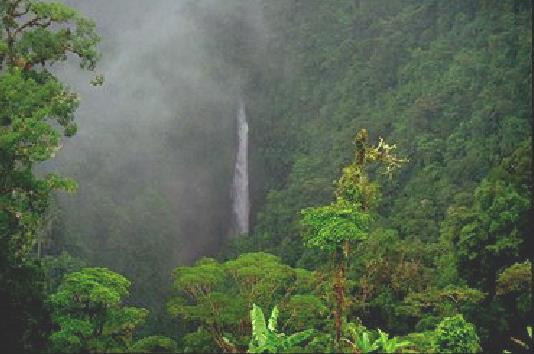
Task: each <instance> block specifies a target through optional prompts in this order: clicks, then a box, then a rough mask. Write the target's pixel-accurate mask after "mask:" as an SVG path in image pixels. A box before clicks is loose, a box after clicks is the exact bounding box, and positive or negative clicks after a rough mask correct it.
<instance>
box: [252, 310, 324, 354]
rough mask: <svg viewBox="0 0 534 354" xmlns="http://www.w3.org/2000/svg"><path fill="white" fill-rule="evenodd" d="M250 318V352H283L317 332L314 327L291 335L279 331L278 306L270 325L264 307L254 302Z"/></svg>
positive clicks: (273, 312)
mask: <svg viewBox="0 0 534 354" xmlns="http://www.w3.org/2000/svg"><path fill="white" fill-rule="evenodd" d="M250 320H251V323H252V339H251V341H250V343H249V346H248V352H249V353H283V352H286V351H288V350H290V349H292V348H295V347H296V346H298V345H299V344H301V343H302V342H304V341H306V340H308V339H310V338H311V336H313V334H314V333H315V330H314V329H308V330H305V331H302V332H298V333H295V334H292V335H290V336H286V334H284V333H278V332H277V330H276V326H277V320H278V307H277V306H275V307H274V308H273V310H272V312H271V316H270V317H269V321H268V325H266V324H265V315H264V314H263V311H262V309H261V308H260V307H259V306H257V305H256V304H253V305H252V309H251V310H250Z"/></svg>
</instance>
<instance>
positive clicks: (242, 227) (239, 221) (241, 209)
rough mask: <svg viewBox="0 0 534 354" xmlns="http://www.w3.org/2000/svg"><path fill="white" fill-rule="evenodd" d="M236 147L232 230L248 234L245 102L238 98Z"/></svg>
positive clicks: (248, 204)
mask: <svg viewBox="0 0 534 354" xmlns="http://www.w3.org/2000/svg"><path fill="white" fill-rule="evenodd" d="M237 135H238V140H239V144H238V148H237V156H236V161H235V170H234V185H233V193H232V196H233V212H234V230H235V232H236V233H237V234H248V231H249V212H250V202H249V193H248V124H247V116H246V114H245V104H244V103H243V100H242V99H239V108H238V111H237Z"/></svg>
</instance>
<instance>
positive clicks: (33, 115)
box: [0, 0, 99, 351]
mask: <svg viewBox="0 0 534 354" xmlns="http://www.w3.org/2000/svg"><path fill="white" fill-rule="evenodd" d="M98 41H99V37H98V35H97V34H96V32H95V24H94V23H93V22H92V21H91V20H89V19H87V18H85V17H83V16H81V15H80V14H79V13H77V12H76V11H75V10H73V9H71V8H70V7H68V6H65V5H63V4H59V3H54V2H45V1H35V0H2V1H0V300H1V305H2V317H3V318H4V320H3V321H2V324H1V325H0V333H1V334H0V337H1V339H0V341H1V342H2V345H3V346H6V347H10V348H18V349H19V350H20V351H28V350H39V348H40V347H39V345H40V344H38V343H40V342H42V341H41V340H40V339H39V338H43V336H42V335H40V334H39V333H40V332H41V331H40V330H39V326H36V325H35V322H36V321H35V318H36V317H38V313H42V312H43V311H44V307H43V305H42V299H43V294H42V290H43V283H42V275H41V273H40V270H39V264H38V263H36V262H35V261H34V260H33V259H32V250H33V248H34V245H35V243H36V233H37V230H38V229H39V227H40V224H41V218H42V216H43V214H44V211H45V210H46V208H47V205H48V198H49V195H50V192H52V191H53V190H59V189H62V190H67V191H72V190H73V189H74V188H75V183H74V182H73V181H71V180H68V179H64V178H61V177H59V176H57V175H55V174H49V175H47V176H45V177H38V176H36V175H35V174H34V172H33V167H34V166H35V164H36V163H39V162H42V161H46V160H49V159H51V158H53V157H54V155H55V153H56V152H57V151H58V150H59V149H60V147H61V142H60V141H61V133H60V131H58V128H60V129H61V130H62V131H63V134H64V135H66V136H71V135H73V134H74V133H75V132H76V125H75V123H74V112H75V110H76V108H77V107H78V103H79V98H78V95H77V94H76V93H75V92H72V91H70V90H69V89H68V88H66V87H65V86H64V85H63V84H62V83H61V82H60V81H59V80H58V79H57V78H56V77H55V76H54V75H53V74H52V73H51V72H50V71H49V68H50V65H51V64H52V63H56V62H61V61H65V60H67V57H68V56H69V54H73V55H75V56H77V57H78V58H79V59H80V66H81V67H82V68H84V69H93V68H94V66H95V63H96V61H97V59H98V56H99V55H98V52H97V49H96V45H97V43H98ZM96 84H98V83H96ZM30 279H33V280H32V281H31V282H30V283H28V281H29V280H30ZM43 326H44V324H41V327H43Z"/></svg>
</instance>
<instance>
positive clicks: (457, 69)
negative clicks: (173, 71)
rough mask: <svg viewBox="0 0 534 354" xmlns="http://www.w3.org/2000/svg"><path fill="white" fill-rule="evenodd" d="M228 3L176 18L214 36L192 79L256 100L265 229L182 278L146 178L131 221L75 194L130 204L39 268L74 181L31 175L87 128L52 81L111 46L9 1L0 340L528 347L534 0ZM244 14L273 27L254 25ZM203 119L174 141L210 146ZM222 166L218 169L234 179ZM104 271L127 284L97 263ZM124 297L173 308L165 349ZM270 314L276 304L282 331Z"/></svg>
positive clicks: (59, 15)
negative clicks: (126, 238)
mask: <svg viewBox="0 0 534 354" xmlns="http://www.w3.org/2000/svg"><path fill="white" fill-rule="evenodd" d="M223 7H224V10H221V9H220V8H219V6H214V2H213V1H212V0H201V1H195V2H191V3H189V5H188V6H185V7H184V11H186V12H187V14H188V15H189V16H190V17H191V18H192V19H193V20H194V21H195V23H196V25H197V26H198V27H199V32H201V33H203V35H205V37H206V38H205V43H203V45H205V46H206V48H207V51H208V56H211V57H210V58H209V60H208V59H206V62H205V63H203V65H204V72H203V73H202V75H204V76H205V78H209V79H210V80H213V81H215V82H217V83H218V84H220V85H221V87H222V86H227V87H228V91H229V92H232V93H235V95H236V96H238V95H240V96H242V97H243V98H244V100H245V101H246V104H247V106H246V107H247V113H248V116H249V124H250V138H251V139H250V141H251V151H250V153H251V154H250V166H251V171H250V173H251V177H252V179H251V190H252V192H253V193H252V194H253V195H252V201H253V210H252V214H253V216H252V220H251V221H252V225H253V228H252V230H251V233H250V235H243V236H240V237H236V238H233V239H232V240H231V241H230V242H228V244H227V245H225V247H224V249H222V250H221V252H220V254H219V255H218V257H216V258H206V257H204V258H199V259H198V260H196V261H195V262H194V263H193V264H192V265H183V264H181V265H179V264H174V263H173V264H170V263H171V262H174V259H175V258H174V256H176V254H175V253H177V252H178V251H176V249H170V247H168V245H169V244H170V241H169V240H171V239H172V235H173V233H174V232H175V230H173V229H172V227H171V225H172V224H171V222H170V220H172V219H173V218H174V217H175V215H174V214H175V213H176V211H171V210H169V209H167V208H166V204H165V200H164V198H162V196H161V195H159V194H158V192H156V191H153V190H152V189H151V187H150V186H146V185H144V184H143V181H144V180H143V179H142V178H140V179H139V180H136V181H135V184H136V186H139V189H138V193H137V194H136V197H135V198H133V199H132V200H131V202H130V203H127V204H128V205H122V204H121V203H119V202H117V201H115V200H113V198H112V197H111V196H109V195H101V194H99V190H97V189H95V187H94V186H88V189H87V191H88V192H87V195H85V196H84V198H86V199H84V200H86V201H87V202H88V203H89V204H91V205H94V207H95V208H98V207H99V205H100V203H109V204H110V205H113V206H115V205H117V206H119V207H117V208H113V210H114V211H113V215H112V216H111V217H110V218H108V219H106V220H110V221H109V222H106V223H102V224H101V223H99V222H98V218H97V217H95V218H94V219H92V218H87V219H85V218H83V217H80V218H79V220H74V221H75V222H73V220H70V222H71V223H72V222H73V224H70V225H67V224H65V225H62V226H61V228H62V229H61V230H60V231H59V232H58V231H57V230H56V233H57V234H56V235H55V236H56V237H58V239H56V240H55V241H56V242H57V246H56V247H57V249H56V251H57V255H56V256H47V257H41V254H40V253H41V249H40V244H41V243H40V235H41V234H42V233H43V232H44V229H46V227H47V222H48V221H47V218H48V215H47V214H46V213H47V212H50V196H51V194H52V192H53V191H56V190H66V191H73V190H74V189H75V187H76V183H75V182H74V181H72V180H69V179H65V178H63V177H60V176H57V175H55V174H48V175H46V176H43V175H39V174H37V173H35V171H34V168H35V167H36V166H37V165H38V164H39V163H40V162H43V161H47V160H50V159H52V158H53V157H54V155H55V153H56V152H57V151H58V150H59V149H60V147H61V139H62V135H65V136H71V135H73V134H74V133H75V132H76V125H75V122H74V113H75V111H76V108H77V107H78V104H79V97H78V95H77V94H76V93H75V92H72V91H70V89H69V88H68V87H66V86H65V85H64V84H63V83H62V82H60V81H59V80H58V78H57V77H56V76H55V75H54V74H53V72H51V70H49V69H50V64H51V63H57V62H61V61H64V60H66V59H67V57H69V56H75V57H78V58H79V59H80V64H81V67H82V68H86V69H93V67H94V65H95V63H96V60H97V59H98V57H99V54H98V52H97V50H96V44H97V42H98V40H99V38H98V36H97V34H96V32H95V26H94V23H93V22H92V21H90V20H88V19H86V18H84V17H82V16H81V15H79V14H78V13H77V12H76V11H75V10H73V9H71V8H69V7H67V6H64V5H60V4H56V3H53V2H48V1H43V2H41V1H36V0H0V17H1V24H0V34H1V37H0V300H1V305H2V309H1V310H2V313H1V315H2V317H3V318H6V319H7V320H6V321H2V324H1V326H0V336H1V337H0V342H1V344H2V345H3V346H6V347H9V348H13V349H15V350H16V351H17V352H42V351H46V350H48V351H52V352H54V351H60V352H64V351H68V352H108V351H119V352H127V351H133V352H153V351H159V352H176V351H180V352H182V351H183V352H199V351H201V352H220V351H224V352H241V351H246V350H248V351H250V352H284V351H299V352H332V351H342V352H362V353H372V352H388V353H394V352H400V351H410V352H451V353H454V352H466V353H475V352H480V351H496V352H501V351H502V350H507V351H511V352H516V351H520V350H525V348H526V349H528V348H529V346H531V345H532V344H531V343H532V338H531V330H532V329H531V327H529V326H528V325H529V324H530V321H531V319H532V316H533V314H532V294H531V293H532V263H531V261H529V260H528V257H529V247H531V236H529V230H531V229H532V205H531V198H532V141H531V140H532V134H531V130H532V88H531V85H532V66H531V57H532V56H531V55H532V29H531V25H532V4H531V2H529V1H526V0H503V1H497V0H470V1H460V0H452V1H448V2H444V1H439V0H428V1H416V0H387V1H386V0H350V1H349V0H347V1H335V2H334V1H320V0H307V1H299V0H287V1H271V0H257V1H249V2H244V1H238V0H229V1H225V2H224V6H223ZM252 13H255V14H259V15H258V17H254V19H256V20H257V19H260V21H258V22H261V23H256V21H253V20H250V21H247V20H244V19H243V18H244V17H246V16H247V15H250V14H252ZM147 65H149V64H147ZM235 77H238V79H236V78H235ZM92 84H93V85H96V86H99V85H102V84H103V77H101V76H98V77H97V78H96V79H94V80H93V81H92ZM201 103H202V102H201V101H200V100H199V101H192V103H189V105H184V106H183V107H181V108H180V112H178V113H179V114H180V115H188V116H189V117H188V118H186V125H187V124H190V125H191V127H185V128H184V130H183V131H180V132H178V133H172V134H174V135H172V134H171V135H170V136H171V138H173V139H175V140H180V139H185V137H186V135H187V134H189V132H190V131H191V130H192V129H193V128H199V127H196V126H195V125H194V123H192V122H194V120H195V114H196V113H198V114H201V113H199V112H201V111H202V109H203V108H198V109H194V107H193V106H194V105H195V104H198V105H199V106H202V104H201ZM226 108H227V107H224V108H221V111H223V110H225V109H226ZM209 109H211V108H209ZM209 109H208V110H209ZM363 128H366V129H368V130H366V129H363ZM355 133H356V134H357V135H356V139H352V137H353V136H354V134H355ZM381 137H384V138H385V139H386V141H388V142H394V143H395V144H396V146H395V145H391V146H390V145H388V144H386V143H385V142H384V140H382V138H381ZM368 141H369V142H374V141H377V142H378V143H377V145H370V144H369V143H368ZM351 143H352V144H353V145H354V146H351ZM213 146H215V147H217V141H214V142H213ZM395 147H397V148H398V151H396V153H398V155H399V156H403V157H405V159H404V158H397V157H396V156H395V155H393V154H392V151H393V148H395ZM225 154H226V152H225ZM223 155H224V154H223ZM226 157H227V156H226V155H225V156H224V158H220V157H218V156H210V157H209V158H206V161H205V162H204V163H205V164H214V165H216V166H219V167H220V166H222V165H224V164H226V162H228V161H226ZM194 158H197V157H194ZM191 159H193V157H191ZM214 160H217V161H214ZM228 160H230V159H229V158H228ZM374 162H380V163H376V164H375V163H374ZM401 165H402V168H400V169H399V171H396V173H395V175H394V176H393V175H392V174H391V172H392V169H394V168H397V167H401ZM217 168H218V167H217ZM165 171H167V170H165ZM169 171H170V170H169ZM133 177H135V176H133ZM226 177H227V176H226V175H224V178H226ZM99 178H105V175H104V177H101V176H100V177H99ZM224 178H222V179H221V180H223V179H224ZM332 181H336V182H334V183H332ZM221 184H223V183H222V182H221ZM332 196H334V198H333V197H332ZM119 204H121V205H119ZM123 204H124V203H123ZM58 212H61V210H59V211H58ZM133 214H137V215H139V214H142V218H141V219H142V222H143V223H144V225H145V226H143V227H142V228H140V229H137V230H132V231H131V235H132V237H131V240H133V241H132V242H128V244H123V242H122V241H123V239H121V238H120V237H119V236H117V235H118V233H116V230H118V229H120V230H124V229H128V227H129V222H130V218H131V215H133ZM184 215H185V216H183V217H184V218H187V217H190V216H188V215H187V213H185V214H184ZM213 215H214V217H215V216H216V218H221V219H222V217H221V215H227V214H224V213H220V214H219V213H216V214H213ZM81 216H83V215H81ZM209 217H210V214H209V213H206V215H200V216H198V218H199V219H200V220H207V219H208V218H209ZM161 220H167V221H169V223H168V224H166V225H163V226H161V225H159V223H160V221H161ZM63 222H66V220H63ZM223 224H224V223H223V222H221V223H220V225H223ZM86 230H91V233H94V239H93V238H92V237H93V235H91V237H89V236H88V235H86V234H85V233H84V232H86ZM154 230H159V231H160V232H159V233H157V234H154ZM219 231H220V230H219ZM58 235H59V236H58ZM196 236H197V235H196V234H192V235H191V239H192V240H194V239H195V237H196ZM223 237H224V236H221V235H217V239H222V238H223ZM529 237H530V238H529ZM80 239H84V241H83V242H80V245H81V247H82V248H83V247H84V242H85V243H89V242H96V243H98V246H96V247H95V248H92V249H91V250H84V252H85V253H84V252H77V255H78V256H82V257H83V258H84V259H78V258H74V257H71V256H70V255H68V254H67V253H61V252H60V251H64V250H67V251H71V250H72V249H71V248H73V244H76V243H77V242H78V241H80ZM529 242H530V243H529ZM100 246H101V247H100ZM62 247H63V248H65V249H62ZM158 247H159V248H161V249H162V250H161V254H157V253H156V251H157V250H158ZM36 248H37V249H36ZM163 248H166V249H165V250H163ZM100 249H102V250H105V252H99V250H100ZM106 263H109V264H112V265H113V267H112V269H115V270H117V269H118V270H120V271H121V272H123V271H124V272H125V274H127V275H128V276H129V277H131V276H135V279H134V283H133V284H132V283H131V282H130V280H128V279H127V278H126V277H124V276H122V275H120V274H117V273H115V272H112V271H111V270H109V269H107V268H102V267H99V265H101V264H106ZM88 264H89V265H91V266H95V268H85V267H86V266H87V265H88ZM176 266H177V268H176V269H175V270H174V272H173V273H172V294H171V296H170V298H163V297H164V296H165V295H166V294H168V293H170V291H169V290H168V289H169V288H170V285H171V284H169V282H168V281H167V278H168V276H169V274H168V270H170V268H171V267H176ZM130 274H131V275H130ZM152 284H155V285H157V286H154V287H152ZM131 286H133V291H134V292H135V293H136V298H135V301H134V303H139V302H142V303H149V304H150V306H152V307H157V306H158V305H159V307H160V308H161V309H162V308H163V307H164V304H166V311H161V310H160V311H158V312H157V313H156V314H155V316H157V317H153V323H156V322H157V323H156V324H153V325H151V327H150V332H157V330H160V329H161V330H163V329H164V330H165V331H167V332H168V330H169V327H168V326H167V327H166V324H168V323H169V322H171V321H174V322H176V323H177V324H178V325H177V326H176V327H175V328H179V331H178V332H176V333H173V336H174V338H167V337H162V336H159V335H152V336H149V337H145V338H139V337H140V335H139V333H138V332H137V331H138V330H140V329H141V325H142V324H144V323H145V321H146V320H147V318H148V316H149V312H148V310H146V309H144V308H140V307H134V306H126V297H127V296H128V295H129V294H130V287H131ZM262 308H263V309H273V310H272V313H271V316H270V319H268V320H266V318H265V316H264V314H263V311H262V310H261V309H262ZM158 325H159V327H158ZM525 328H527V331H525ZM528 331H530V334H529V332H528ZM150 334H155V333H150ZM529 336H530V337H529Z"/></svg>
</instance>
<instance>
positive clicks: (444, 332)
mask: <svg viewBox="0 0 534 354" xmlns="http://www.w3.org/2000/svg"><path fill="white" fill-rule="evenodd" d="M433 349H434V350H435V351H436V352H438V353H478V352H480V351H481V348H480V344H479V338H478V335H477V333H476V331H475V327H474V326H473V325H472V324H471V323H469V322H467V321H466V320H464V318H463V316H462V315H455V316H453V317H446V318H444V319H443V320H442V321H441V322H440V323H439V325H438V326H437V327H436V330H435V335H434V341H433Z"/></svg>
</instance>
